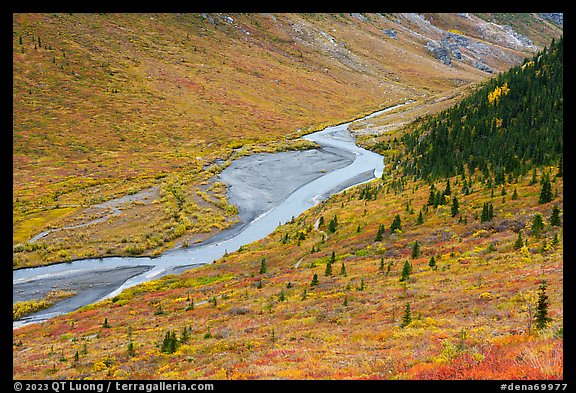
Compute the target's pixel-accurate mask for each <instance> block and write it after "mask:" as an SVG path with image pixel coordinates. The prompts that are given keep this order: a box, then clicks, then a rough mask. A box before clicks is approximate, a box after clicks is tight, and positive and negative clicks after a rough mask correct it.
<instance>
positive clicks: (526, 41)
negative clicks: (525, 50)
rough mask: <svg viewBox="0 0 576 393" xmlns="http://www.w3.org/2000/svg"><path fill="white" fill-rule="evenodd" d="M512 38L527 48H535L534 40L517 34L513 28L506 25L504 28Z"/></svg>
mask: <svg viewBox="0 0 576 393" xmlns="http://www.w3.org/2000/svg"><path fill="white" fill-rule="evenodd" d="M502 27H503V28H504V29H505V30H506V31H507V32H508V33H509V34H510V35H511V36H512V37H514V38H516V39H517V40H518V41H520V42H521V43H522V44H523V45H525V46H534V43H533V42H532V40H531V39H530V38H528V37H526V36H525V35H523V34H520V33H517V32H515V31H514V29H513V28H512V26H508V25H504V26H502Z"/></svg>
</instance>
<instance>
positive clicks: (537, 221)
mask: <svg viewBox="0 0 576 393" xmlns="http://www.w3.org/2000/svg"><path fill="white" fill-rule="evenodd" d="M543 229H544V221H543V220H542V215H541V214H540V213H536V214H535V215H534V218H533V219H532V228H531V230H532V234H533V235H534V236H536V237H538V236H540V233H541V232H542V230H543Z"/></svg>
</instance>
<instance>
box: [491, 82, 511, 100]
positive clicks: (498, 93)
mask: <svg viewBox="0 0 576 393" xmlns="http://www.w3.org/2000/svg"><path fill="white" fill-rule="evenodd" d="M509 91H510V88H509V87H508V82H506V83H504V84H503V85H502V86H496V88H495V89H494V90H493V91H492V92H490V93H488V102H490V104H494V103H495V102H496V103H497V102H498V101H499V100H500V97H502V96H505V95H506V94H508V92H509Z"/></svg>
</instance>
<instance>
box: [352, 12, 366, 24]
mask: <svg viewBox="0 0 576 393" xmlns="http://www.w3.org/2000/svg"><path fill="white" fill-rule="evenodd" d="M350 16H351V17H352V18H355V19H358V20H361V21H362V22H366V21H367V20H368V18H366V17H365V16H364V15H362V14H359V13H357V12H352V13H350Z"/></svg>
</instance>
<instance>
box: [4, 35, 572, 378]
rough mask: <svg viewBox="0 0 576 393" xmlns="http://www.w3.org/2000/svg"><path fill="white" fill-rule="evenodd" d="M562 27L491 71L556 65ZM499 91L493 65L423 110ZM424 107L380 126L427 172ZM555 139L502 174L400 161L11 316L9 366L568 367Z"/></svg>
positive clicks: (27, 371) (271, 374)
mask: <svg viewBox="0 0 576 393" xmlns="http://www.w3.org/2000/svg"><path fill="white" fill-rule="evenodd" d="M562 45H563V42H562V40H560V41H558V42H556V43H555V44H554V45H552V46H550V50H546V51H543V52H541V53H539V54H537V56H535V57H534V58H532V59H531V60H529V61H532V62H534V63H539V64H538V66H528V65H527V66H526V67H524V68H520V70H521V71H520V70H519V69H516V68H513V69H512V70H510V71H509V72H507V73H503V74H501V75H499V76H498V78H499V79H497V80H498V83H497V85H498V86H500V84H501V83H506V82H508V83H509V86H511V88H512V86H518V85H515V84H514V83H517V82H518V81H516V82H514V83H512V80H513V79H514V78H516V76H517V75H518V77H519V79H524V80H533V79H531V78H533V77H535V76H536V75H537V74H538V71H539V70H540V71H542V70H543V69H552V68H553V67H557V66H559V64H561V63H562V57H561V54H562ZM559 56H560V57H559ZM529 61H527V62H526V63H525V64H528V63H529ZM534 63H533V64H534ZM539 75H542V77H543V78H544V79H545V84H547V85H548V86H550V87H551V89H550V91H554V90H555V89H560V92H561V91H562V90H561V89H562V78H556V75H555V74H553V73H545V72H540V74H539ZM493 92H494V90H493V81H490V82H487V83H486V84H484V85H482V86H480V87H478V89H477V90H476V93H477V94H472V95H470V96H469V97H470V98H469V100H471V99H472V98H474V99H476V100H477V101H476V102H475V104H476V105H472V103H471V102H466V100H463V101H462V102H463V104H462V105H461V106H460V107H455V109H454V108H451V109H447V110H446V111H443V112H441V113H440V114H438V115H436V116H429V117H426V118H425V119H423V120H422V121H430V122H432V123H431V124H433V123H434V122H435V121H438V120H439V119H443V118H445V117H446V116H448V117H449V116H450V114H454V113H458V114H459V115H460V114H464V115H466V116H469V117H470V118H471V119H472V118H474V111H475V108H477V107H479V106H481V104H482V102H484V101H488V102H489V100H490V97H492V98H493V97H494V95H493ZM490 94H492V95H490ZM561 95H562V94H560V96H561ZM460 109H461V110H462V111H463V112H462V113H461V112H458V111H459V110H460ZM516 110H520V111H521V110H522V108H520V109H518V108H517V109H516ZM496 111H497V109H496V108H494V107H491V109H490V110H487V111H486V112H479V114H482V116H479V118H478V119H476V120H477V121H479V122H481V117H486V116H487V117H490V118H493V117H494V113H495V112H496ZM560 112H561V111H560ZM552 113H554V112H552ZM507 115H509V116H510V118H515V119H522V118H523V117H524V116H528V117H532V118H536V116H535V115H536V114H533V113H530V112H529V111H525V113H518V112H510V113H508V114H507ZM541 120H542V121H545V120H546V121H547V120H548V119H541ZM419 124H421V122H416V123H415V124H413V125H411V126H408V127H404V128H399V129H396V130H395V131H394V132H390V133H387V134H384V135H380V136H372V138H374V139H375V141H376V142H375V143H376V144H374V145H373V146H374V147H375V148H376V147H378V146H388V145H389V146H392V147H394V149H386V154H387V156H388V157H393V156H394V154H400V153H404V155H403V156H402V157H403V158H404V159H403V161H402V162H413V163H414V166H415V167H416V168H417V169H420V171H419V172H417V173H418V174H422V175H423V174H424V170H423V168H424V167H425V162H423V161H418V160H416V158H417V155H416V153H415V152H416V151H417V150H416V149H412V148H411V146H410V145H409V144H402V141H409V140H412V139H415V137H416V136H421V135H420V134H418V132H419V131H418V126H419ZM455 128H456V127H454V128H451V132H453V131H454V129H455ZM535 129H536V130H537V129H538V127H535ZM560 130H561V133H563V131H562V128H560ZM501 132H505V130H504V131H501ZM429 135H433V130H431V131H430V133H429ZM448 135H449V137H448V139H449V140H451V139H450V138H451V136H453V135H454V134H453V133H449V134H448ZM557 137H559V138H562V135H561V134H560V135H557ZM424 139H425V138H423V139H421V140H424ZM430 140H431V141H432V144H431V145H430V148H432V149H433V148H435V145H436V144H437V143H438V142H437V141H436V140H435V139H433V138H432V139H430ZM391 150H395V151H391ZM550 151H551V152H553V151H554V146H553V145H552V146H551V147H550ZM489 153H490V152H489V151H486V150H484V151H483V150H479V152H478V157H479V158H480V159H481V158H486V157H489ZM561 157H562V153H560V154H558V153H556V157H554V159H552V160H551V162H553V163H554V164H546V163H544V162H539V161H538V159H537V156H532V157H527V158H526V165H528V164H530V165H531V166H530V167H531V169H532V170H531V171H529V172H527V173H522V172H520V173H518V174H517V176H511V177H509V176H504V179H503V181H502V182H498V181H497V179H498V177H499V174H498V171H496V170H494V171H492V170H489V171H488V172H487V174H486V173H484V172H483V171H482V170H481V168H468V169H469V170H470V171H469V172H466V173H465V174H447V175H445V176H444V177H443V176H437V177H434V176H422V178H419V176H414V173H411V174H407V173H405V171H404V170H405V167H403V166H402V165H398V166H396V165H389V166H388V170H387V172H385V173H384V175H383V177H382V179H376V180H374V181H372V182H370V183H368V184H366V185H360V186H357V187H354V188H352V189H349V190H347V191H345V192H342V193H340V194H337V195H334V196H333V197H331V198H330V199H328V200H327V201H325V202H323V203H321V204H319V205H317V206H315V207H314V208H312V209H310V210H308V211H307V212H306V213H304V214H303V215H301V216H300V217H298V218H296V219H295V220H293V222H290V223H288V224H286V225H282V226H280V227H279V228H277V229H276V231H275V232H274V233H273V234H272V235H270V236H268V237H266V238H265V239H263V240H261V241H258V242H255V243H253V244H250V245H248V246H245V247H243V248H242V250H239V251H238V252H234V253H231V254H229V255H227V256H225V257H223V258H222V259H220V260H218V261H217V262H215V263H213V264H209V265H206V266H204V267H201V268H198V269H194V270H190V271H188V272H186V273H184V274H182V275H179V276H168V277H164V278H163V279H161V280H158V281H153V282H149V283H146V284H142V285H140V286H136V287H133V288H131V289H129V290H126V291H124V292H123V293H121V294H120V295H118V296H116V297H114V298H112V299H110V300H107V301H104V302H102V303H99V304H96V305H92V306H88V307H85V308H83V309H81V310H79V311H77V312H74V313H71V314H69V315H66V316H61V317H57V318H54V319H52V320H49V321H47V322H45V323H42V324H40V325H30V326H26V327H23V328H20V329H16V330H14V333H13V343H14V352H13V360H14V377H15V378H39V379H44V378H97V379H101V378H102V379H106V378H118V379H126V378H130V379H147V378H152V379H160V378H162V379H505V380H512V379H514V380H518V379H520V380H524V379H536V380H547V379H562V378H563V376H564V367H563V353H564V351H563V300H564V299H563V225H562V223H563V213H562V212H563V174H562V173H563V170H562V166H561V161H562V160H561V159H560V158H561ZM558 163H560V164H558ZM446 167H449V166H446ZM490 169H493V168H490ZM455 200H457V201H458V203H455V202H454V201H455ZM546 299H547V301H545V300H546ZM539 300H540V302H539ZM538 303H540V305H542V304H544V305H545V306H542V307H544V309H545V312H544V315H541V316H542V318H540V320H538V318H536V317H537V316H538V314H539V313H541V312H542V308H541V307H538ZM540 324H541V326H539V325H540Z"/></svg>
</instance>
